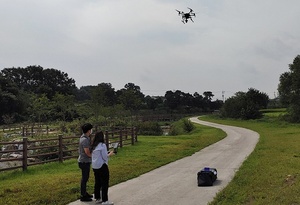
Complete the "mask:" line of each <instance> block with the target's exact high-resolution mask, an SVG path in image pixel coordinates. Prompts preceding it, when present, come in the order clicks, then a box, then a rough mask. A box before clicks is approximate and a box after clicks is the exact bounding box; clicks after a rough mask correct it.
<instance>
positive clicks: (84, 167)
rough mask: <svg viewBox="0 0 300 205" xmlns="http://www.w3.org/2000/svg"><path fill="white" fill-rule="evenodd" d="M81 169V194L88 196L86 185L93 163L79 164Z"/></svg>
mask: <svg viewBox="0 0 300 205" xmlns="http://www.w3.org/2000/svg"><path fill="white" fill-rule="evenodd" d="M78 166H79V168H80V169H81V182H80V194H81V196H85V195H86V193H87V192H86V184H87V182H88V180H89V178H90V168H91V163H83V162H79V163H78Z"/></svg>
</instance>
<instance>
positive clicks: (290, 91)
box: [278, 55, 300, 122]
mask: <svg viewBox="0 0 300 205" xmlns="http://www.w3.org/2000/svg"><path fill="white" fill-rule="evenodd" d="M289 69H290V71H288V72H285V73H283V74H281V75H280V78H279V81H280V82H279V85H278V93H279V98H280V101H281V103H282V104H283V105H284V106H287V107H288V114H287V118H288V120H290V121H292V122H300V55H297V56H296V58H295V59H294V61H293V63H292V64H289Z"/></svg>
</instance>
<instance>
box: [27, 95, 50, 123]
mask: <svg viewBox="0 0 300 205" xmlns="http://www.w3.org/2000/svg"><path fill="white" fill-rule="evenodd" d="M29 100H30V102H31V103H30V106H29V107H28V113H29V116H30V120H31V121H33V122H35V121H37V122H39V123H40V122H45V121H47V119H48V118H49V117H50V116H49V113H50V110H51V104H50V101H49V99H48V98H47V96H46V95H45V94H42V95H40V96H38V95H36V94H31V95H30V98H29Z"/></svg>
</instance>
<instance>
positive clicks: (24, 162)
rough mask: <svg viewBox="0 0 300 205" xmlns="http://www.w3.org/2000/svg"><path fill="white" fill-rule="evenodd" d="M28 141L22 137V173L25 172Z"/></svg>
mask: <svg viewBox="0 0 300 205" xmlns="http://www.w3.org/2000/svg"><path fill="white" fill-rule="evenodd" d="M27 148H28V140H27V137H23V162H22V168H23V171H25V170H27V157H28V156H27V153H28V149H27Z"/></svg>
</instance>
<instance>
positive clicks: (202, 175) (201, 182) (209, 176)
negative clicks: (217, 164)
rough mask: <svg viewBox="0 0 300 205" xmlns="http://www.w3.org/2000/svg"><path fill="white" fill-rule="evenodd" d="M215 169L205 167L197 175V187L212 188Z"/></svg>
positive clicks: (215, 174) (215, 177)
mask: <svg viewBox="0 0 300 205" xmlns="http://www.w3.org/2000/svg"><path fill="white" fill-rule="evenodd" d="M217 174H218V172H217V169H216V168H209V167H205V168H203V169H202V170H201V171H199V172H198V174H197V179H198V186H212V185H213V183H214V181H216V179H217Z"/></svg>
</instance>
